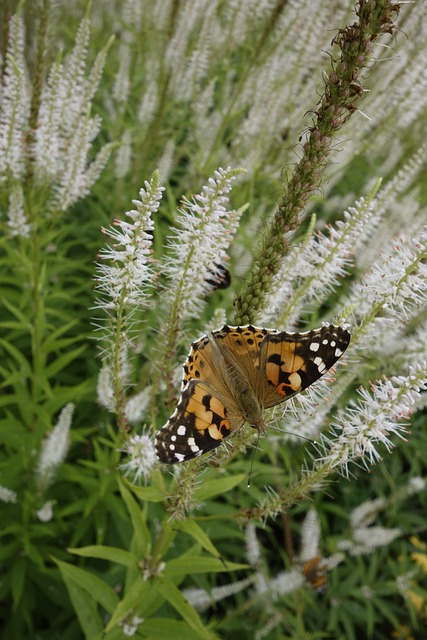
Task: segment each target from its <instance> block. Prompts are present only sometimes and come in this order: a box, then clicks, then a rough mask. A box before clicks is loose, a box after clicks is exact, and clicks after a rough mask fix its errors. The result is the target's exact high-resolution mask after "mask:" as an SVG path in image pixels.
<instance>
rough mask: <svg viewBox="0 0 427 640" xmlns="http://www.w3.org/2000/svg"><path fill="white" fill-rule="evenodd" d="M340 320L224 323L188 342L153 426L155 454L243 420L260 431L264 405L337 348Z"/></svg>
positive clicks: (176, 456) (210, 441) (312, 374)
mask: <svg viewBox="0 0 427 640" xmlns="http://www.w3.org/2000/svg"><path fill="white" fill-rule="evenodd" d="M349 341H350V334H349V332H348V331H347V330H346V329H345V328H343V327H335V326H334V325H330V324H328V325H324V326H323V327H321V328H320V329H317V330H314V331H308V332H306V333H287V332H285V331H277V330H275V329H265V328H260V327H254V326H252V325H247V326H244V327H232V326H229V325H224V326H223V327H222V328H221V329H219V330H217V331H213V332H212V333H211V334H210V335H209V336H208V335H205V336H202V338H200V339H199V340H197V341H195V342H193V344H192V345H191V349H190V353H189V355H188V357H187V360H186V362H185V364H184V373H183V379H182V385H181V397H180V399H179V402H178V406H177V408H176V410H175V412H174V413H173V414H172V416H171V417H170V418H169V420H168V422H167V423H166V424H165V425H164V427H163V428H162V429H160V431H159V432H158V434H157V437H156V451H157V456H158V458H159V460H160V461H161V462H166V463H175V462H182V461H184V460H189V459H191V458H194V457H196V456H199V455H202V454H203V453H206V452H207V451H210V450H211V449H214V448H215V447H216V446H218V445H219V444H220V443H221V442H222V441H223V440H224V438H226V437H228V436H229V435H230V434H231V433H233V432H235V431H237V430H238V429H240V427H242V426H243V424H244V423H245V422H247V423H248V424H249V425H251V426H253V427H255V428H257V429H259V430H261V431H263V430H264V412H265V409H268V408H270V407H274V406H275V405H277V404H280V403H281V402H284V401H285V400H287V399H288V398H290V397H292V396H294V395H295V394H296V393H299V392H300V391H302V390H303V389H306V388H307V387H308V386H310V385H311V384H312V383H313V382H315V381H316V380H317V379H318V378H320V377H321V376H322V375H323V374H324V373H325V372H326V371H327V370H328V369H329V368H330V367H332V366H333V365H334V364H335V362H336V361H337V360H338V358H339V357H340V356H341V355H342V354H343V352H344V351H345V349H346V348H347V346H348V344H349Z"/></svg>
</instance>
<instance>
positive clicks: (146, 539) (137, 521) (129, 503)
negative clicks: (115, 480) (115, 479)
mask: <svg viewBox="0 0 427 640" xmlns="http://www.w3.org/2000/svg"><path fill="white" fill-rule="evenodd" d="M119 489H120V493H121V495H122V498H123V500H124V502H125V504H126V507H127V509H128V511H129V515H130V517H131V520H132V526H133V535H134V540H135V541H136V543H137V546H138V552H139V553H140V554H141V556H144V555H145V553H146V551H147V547H148V546H149V544H150V543H151V537H150V532H149V531H148V528H147V524H146V522H145V516H144V512H143V510H142V509H141V507H140V506H139V504H138V503H137V502H136V501H135V499H134V497H133V496H132V494H131V492H130V491H128V489H127V487H126V486H125V484H124V483H123V481H122V480H121V479H119Z"/></svg>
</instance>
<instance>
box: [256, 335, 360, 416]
mask: <svg viewBox="0 0 427 640" xmlns="http://www.w3.org/2000/svg"><path fill="white" fill-rule="evenodd" d="M349 342H350V333H349V332H348V331H347V329H345V328H343V327H336V326H334V325H332V324H328V325H324V326H323V327H321V328H320V329H316V330H314V331H307V332H306V333H287V332H286V331H282V332H278V333H274V334H273V333H269V334H268V335H267V336H266V337H265V338H264V339H263V341H262V344H261V348H260V356H259V359H260V368H259V375H260V376H261V386H262V397H263V400H262V402H263V406H264V408H265V409H268V408H269V407H274V406H275V405H276V404H279V403H280V402H284V401H285V400H287V399H288V398H290V397H292V396H294V395H295V394H297V393H299V392H300V391H303V390H304V389H307V387H309V386H310V385H312V384H313V383H314V382H316V380H318V379H319V378H320V377H321V376H322V375H323V374H324V373H326V371H328V369H330V368H331V367H332V366H333V365H334V364H335V363H336V362H337V360H338V359H339V358H340V357H341V356H342V354H343V353H344V351H345V350H346V349H347V347H348V345H349Z"/></svg>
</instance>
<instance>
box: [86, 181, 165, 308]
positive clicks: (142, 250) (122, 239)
mask: <svg viewBox="0 0 427 640" xmlns="http://www.w3.org/2000/svg"><path fill="white" fill-rule="evenodd" d="M163 191H164V187H159V184H158V174H157V172H155V173H154V174H153V177H152V179H151V181H150V182H147V181H145V189H140V192H139V195H140V198H141V200H133V204H134V205H135V207H136V209H132V210H131V211H127V212H126V216H127V217H128V218H130V220H131V222H128V221H125V220H117V221H116V222H115V225H116V227H117V228H109V229H103V231H104V233H105V234H106V235H107V236H108V237H110V238H111V239H112V240H114V244H113V245H112V246H107V247H105V248H104V249H102V250H101V252H100V258H101V259H102V260H103V261H104V262H102V263H98V264H97V272H98V282H97V285H96V289H97V291H98V293H99V294H100V297H99V298H98V300H97V301H96V306H97V307H99V308H101V309H112V310H116V311H117V312H119V313H120V312H121V309H122V307H123V306H126V307H128V308H129V307H137V308H140V307H141V305H146V304H147V300H148V291H149V288H150V286H152V284H153V282H154V274H153V271H152V268H151V263H152V249H151V246H152V235H151V234H150V233H149V232H151V231H153V229H154V224H153V221H152V219H151V214H152V213H155V212H156V211H157V210H158V208H159V202H160V199H161V197H162V192H163Z"/></svg>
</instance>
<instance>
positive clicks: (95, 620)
mask: <svg viewBox="0 0 427 640" xmlns="http://www.w3.org/2000/svg"><path fill="white" fill-rule="evenodd" d="M64 582H65V585H66V587H67V591H68V594H69V596H70V600H71V602H72V605H73V608H74V611H75V612H76V615H77V618H78V620H79V623H80V626H81V628H82V631H83V633H84V634H85V637H86V638H87V639H88V640H97V639H98V638H101V637H102V629H103V624H102V622H101V618H100V616H99V612H98V609H97V606H96V603H95V602H94V600H92V599H91V598H88V597H87V592H86V590H85V589H83V588H82V587H80V586H79V585H77V584H76V583H75V582H74V581H73V580H72V579H71V578H69V577H65V576H64Z"/></svg>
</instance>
